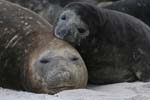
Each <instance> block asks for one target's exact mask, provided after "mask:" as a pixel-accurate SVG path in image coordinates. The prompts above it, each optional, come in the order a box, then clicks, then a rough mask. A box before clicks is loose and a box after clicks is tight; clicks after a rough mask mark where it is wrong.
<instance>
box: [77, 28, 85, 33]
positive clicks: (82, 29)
mask: <svg viewBox="0 0 150 100" xmlns="http://www.w3.org/2000/svg"><path fill="white" fill-rule="evenodd" d="M78 31H79V32H80V33H84V32H85V31H86V30H85V29H84V28H78Z"/></svg>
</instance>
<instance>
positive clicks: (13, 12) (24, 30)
mask: <svg viewBox="0 0 150 100" xmlns="http://www.w3.org/2000/svg"><path fill="white" fill-rule="evenodd" d="M0 44H1V45H0V68H1V70H0V86H2V87H6V88H13V89H19V90H26V91H32V92H39V93H50V94H53V93H57V92H59V91H61V90H66V89H74V88H82V87H85V86H86V83H87V70H86V67H85V64H84V62H83V60H82V58H81V57H80V55H79V54H78V52H77V51H76V50H75V49H73V48H72V47H71V46H70V45H68V44H67V43H65V42H63V41H61V40H59V39H56V38H55V37H54V36H53V34H52V26H51V25H49V24H48V23H47V22H46V21H45V20H43V19H42V18H41V17H39V16H38V15H36V14H35V13H33V12H31V11H30V10H27V9H25V8H22V7H20V6H18V5H16V4H12V3H9V2H6V1H3V0H0Z"/></svg>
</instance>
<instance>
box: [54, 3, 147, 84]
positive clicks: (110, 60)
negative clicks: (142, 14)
mask: <svg viewBox="0 0 150 100" xmlns="http://www.w3.org/2000/svg"><path fill="white" fill-rule="evenodd" d="M54 30H55V35H56V37H58V38H61V39H64V40H66V41H68V42H69V43H70V44H72V45H73V46H74V47H76V48H77V50H78V51H79V52H80V54H81V55H82V57H83V59H84V61H85V63H86V65H87V68H88V73H89V82H91V83H95V84H108V83H115V82H126V81H128V82H131V81H135V80H140V81H149V80H150V73H149V72H150V28H149V27H148V26H147V25H146V24H144V23H143V22H142V21H140V20H138V19H137V18H135V17H132V16H130V15H127V14H125V13H121V12H117V11H113V10H107V9H102V8H96V7H94V6H92V5H90V4H85V3H71V4H69V5H67V6H66V7H65V8H64V11H63V12H62V14H61V15H60V17H59V19H58V20H57V23H56V25H55V28H54Z"/></svg>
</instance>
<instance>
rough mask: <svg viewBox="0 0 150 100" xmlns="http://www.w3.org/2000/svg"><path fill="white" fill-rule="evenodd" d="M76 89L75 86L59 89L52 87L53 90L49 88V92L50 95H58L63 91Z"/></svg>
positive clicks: (60, 87)
mask: <svg viewBox="0 0 150 100" xmlns="http://www.w3.org/2000/svg"><path fill="white" fill-rule="evenodd" d="M74 88H75V86H73V85H66V86H58V87H52V88H51V87H50V88H49V90H50V91H49V92H48V94H56V93H58V92H60V91H62V90H70V89H74Z"/></svg>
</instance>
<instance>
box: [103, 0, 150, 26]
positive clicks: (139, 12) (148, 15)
mask: <svg viewBox="0 0 150 100" xmlns="http://www.w3.org/2000/svg"><path fill="white" fill-rule="evenodd" d="M100 7H101V6H100ZM103 7H104V8H107V9H112V10H117V11H120V12H124V13H127V14H129V15H132V16H134V17H137V18H138V19H140V20H142V21H143V22H145V23H146V24H147V25H149V26H150V1H149V0H120V1H117V2H113V3H112V4H111V3H110V4H109V5H105V6H103Z"/></svg>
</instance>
